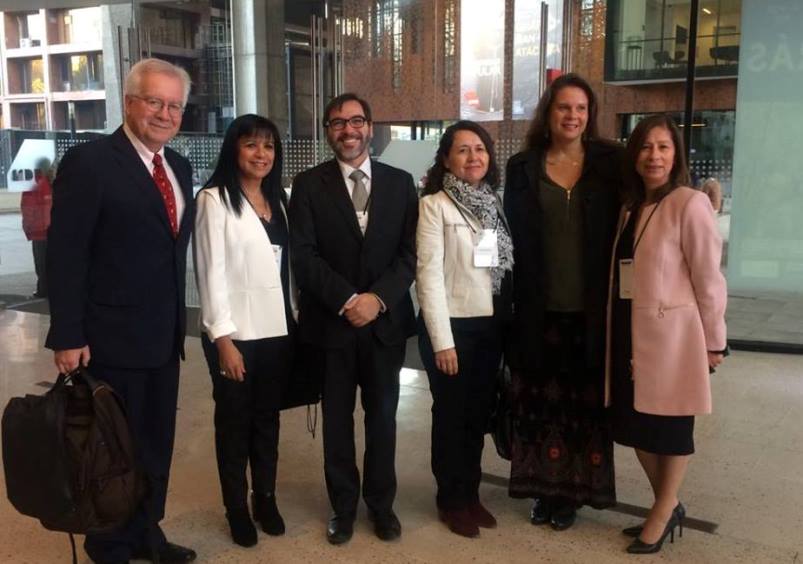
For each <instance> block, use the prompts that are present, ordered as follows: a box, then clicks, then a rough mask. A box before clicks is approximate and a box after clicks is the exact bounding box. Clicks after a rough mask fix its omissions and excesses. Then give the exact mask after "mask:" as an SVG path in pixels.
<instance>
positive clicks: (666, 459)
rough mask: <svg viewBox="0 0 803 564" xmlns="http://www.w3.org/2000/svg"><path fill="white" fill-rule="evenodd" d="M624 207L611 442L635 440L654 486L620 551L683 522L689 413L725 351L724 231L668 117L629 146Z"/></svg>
mask: <svg viewBox="0 0 803 564" xmlns="http://www.w3.org/2000/svg"><path fill="white" fill-rule="evenodd" d="M627 154H628V163H629V167H630V168H631V170H630V172H631V175H630V176H631V178H630V182H629V189H630V191H631V193H630V196H631V197H630V198H629V204H627V205H626V206H625V208H624V209H623V210H622V215H621V218H620V227H619V231H618V236H617V242H616V245H615V247H614V248H615V254H614V259H613V261H612V265H611V266H612V268H611V282H612V283H611V301H610V312H609V315H610V316H609V323H610V327H611V330H610V331H609V332H608V334H609V346H608V371H607V378H606V396H607V400H608V402H609V403H610V404H611V405H612V407H613V422H614V423H613V426H614V429H613V433H614V440H615V441H616V442H618V443H620V444H622V445H625V446H631V447H633V448H634V449H635V451H636V456H637V457H638V460H639V462H640V463H641V466H642V467H643V468H644V471H645V473H646V474H647V478H648V479H649V481H650V485H651V486H652V489H653V493H654V494H655V503H654V504H653V506H652V509H650V512H649V514H648V515H647V519H646V521H645V522H644V524H643V525H640V526H638V527H630V528H628V529H625V530H624V531H623V532H624V533H625V534H626V535H629V536H632V537H636V538H635V540H634V541H633V543H632V544H631V545H630V546H629V547H628V548H627V551H628V552H631V553H637V554H644V553H651V552H658V551H659V550H660V549H661V546H662V544H663V542H664V540H665V539H666V537H667V536H670V535H671V537H672V540H674V529H675V527H676V526H678V525H679V526H680V531H681V533H682V531H683V517H684V516H685V513H686V512H685V509H684V508H683V505H682V504H681V503H680V502H679V501H678V490H679V489H680V486H681V484H682V482H683V477H684V475H685V474H686V468H687V466H688V463H689V458H690V455H691V454H692V453H694V438H693V431H694V416H695V415H699V414H705V413H710V412H711V388H710V383H709V372H713V369H714V368H715V367H717V366H718V365H719V364H720V362H722V359H723V357H724V356H725V355H726V354H727V343H726V339H725V303H726V299H727V289H726V286H725V279H724V277H723V276H722V273H721V272H720V269H719V265H720V258H721V253H722V240H721V239H720V236H719V233H718V231H717V227H716V224H715V222H714V215H713V214H712V213H711V211H712V210H711V203H710V201H709V200H708V198H707V197H706V195H705V194H703V193H702V192H699V191H697V190H694V189H692V188H689V187H688V184H689V175H688V170H687V168H686V162H685V158H684V150H683V141H682V138H681V136H680V132H679V130H678V128H677V126H676V125H675V124H674V122H673V121H672V119H671V118H669V117H668V116H665V115H658V116H652V117H649V118H646V119H644V120H642V121H641V122H640V123H639V124H638V125H637V126H636V129H635V130H634V131H633V133H632V135H631V137H630V140H629V142H628V144H627Z"/></svg>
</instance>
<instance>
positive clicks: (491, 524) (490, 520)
mask: <svg viewBox="0 0 803 564" xmlns="http://www.w3.org/2000/svg"><path fill="white" fill-rule="evenodd" d="M468 512H469V514H470V515H471V518H472V519H474V522H475V523H476V524H477V526H478V527H482V528H483V529H495V528H496V518H495V517H494V516H493V515H491V512H490V511H488V510H487V509H485V507H483V505H482V503H480V502H479V501H476V502H474V503H472V504H471V505H469V506H468Z"/></svg>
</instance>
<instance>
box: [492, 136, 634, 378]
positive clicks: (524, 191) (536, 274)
mask: <svg viewBox="0 0 803 564" xmlns="http://www.w3.org/2000/svg"><path fill="white" fill-rule="evenodd" d="M543 155H544V153H543V150H541V149H535V150H530V151H525V152H522V153H518V154H516V155H513V156H512V157H510V160H508V162H507V172H506V174H505V194H504V201H505V205H504V207H505V215H506V216H507V220H508V223H509V224H510V228H511V235H512V238H513V256H514V258H515V266H514V267H513V272H514V280H515V284H514V292H513V293H514V298H513V301H514V310H515V315H514V317H515V321H514V327H513V335H512V337H513V339H512V340H513V347H512V350H511V351H510V353H509V354H508V359H509V361H510V363H511V364H512V365H513V366H514V367H516V368H522V369H529V370H535V369H537V368H538V367H539V366H540V363H541V346H540V345H541V342H542V340H543V334H544V330H545V329H544V312H545V308H546V290H545V287H546V282H545V273H546V270H547V269H548V268H549V265H548V264H545V262H544V252H543V244H544V242H543V234H542V231H541V229H542V225H543V222H542V220H541V218H542V215H543V210H542V209H541V204H540V200H539V190H540V188H539V180H540V178H541V170H542V162H543ZM623 158H624V150H623V149H622V148H621V147H620V146H619V145H614V144H613V143H607V142H592V143H590V144H589V145H588V146H587V147H586V157H585V162H584V164H583V172H582V175H581V176H580V180H578V182H577V186H576V188H575V190H578V191H579V194H580V197H581V198H582V206H583V264H582V265H580V267H581V268H582V269H583V272H584V278H585V290H584V294H585V312H584V313H585V319H586V347H587V349H586V362H587V363H588V365H589V366H602V364H603V362H604V360H605V324H606V303H607V299H608V274H609V268H610V260H611V252H612V248H613V239H614V235H615V231H616V219H617V217H618V214H619V212H618V210H619V205H620V204H619V195H620V193H621V188H622V161H623ZM517 364H518V366H516V365H517Z"/></svg>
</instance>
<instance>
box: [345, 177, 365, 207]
mask: <svg viewBox="0 0 803 564" xmlns="http://www.w3.org/2000/svg"><path fill="white" fill-rule="evenodd" d="M365 176H366V175H365V173H364V172H363V171H361V170H360V169H357V170H355V171H354V172H352V173H351V174H349V178H351V179H352V180H353V181H354V190H352V192H351V202H352V203H353V204H354V209H355V210H356V211H360V212H361V211H363V210H364V209H365V205H366V204H367V203H368V190H367V189H366V188H365V180H364V179H365Z"/></svg>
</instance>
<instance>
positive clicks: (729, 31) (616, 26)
mask: <svg viewBox="0 0 803 564" xmlns="http://www.w3.org/2000/svg"><path fill="white" fill-rule="evenodd" d="M690 6H691V2H690V0H608V18H607V34H606V47H605V55H606V61H605V79H606V80H608V81H615V82H626V81H648V80H666V79H668V78H685V76H686V67H687V64H688V53H689V10H690ZM700 7H701V12H700V14H699V16H698V18H699V19H698V29H697V57H696V75H697V76H698V77H700V78H703V77H715V76H716V77H723V76H735V75H736V73H737V71H738V61H739V36H740V33H741V19H742V18H741V0H702V1H701V2H700Z"/></svg>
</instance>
